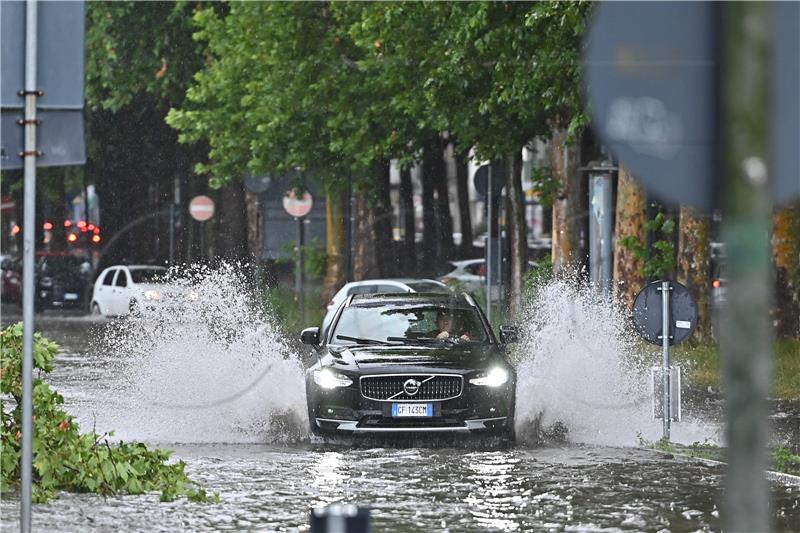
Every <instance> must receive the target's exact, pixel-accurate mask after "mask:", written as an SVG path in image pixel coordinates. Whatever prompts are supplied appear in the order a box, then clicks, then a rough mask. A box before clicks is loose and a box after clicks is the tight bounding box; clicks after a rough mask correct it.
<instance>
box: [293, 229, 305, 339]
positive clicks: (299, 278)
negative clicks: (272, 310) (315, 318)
mask: <svg viewBox="0 0 800 533" xmlns="http://www.w3.org/2000/svg"><path fill="white" fill-rule="evenodd" d="M296 220H297V274H296V275H295V280H294V292H295V294H297V304H298V306H299V309H300V323H301V324H303V323H305V321H306V309H305V307H306V306H305V303H306V302H305V300H306V299H305V294H304V293H303V281H304V280H303V244H304V242H303V241H304V237H305V235H304V233H305V232H304V231H303V220H304V218H303V217H297V218H296Z"/></svg>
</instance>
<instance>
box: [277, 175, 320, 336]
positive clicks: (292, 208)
mask: <svg viewBox="0 0 800 533" xmlns="http://www.w3.org/2000/svg"><path fill="white" fill-rule="evenodd" d="M312 207H314V198H313V197H312V196H311V193H309V192H308V191H306V192H304V193H303V195H302V196H300V197H299V198H298V196H297V194H296V193H295V191H294V189H290V190H289V191H287V192H286V195H285V196H284V197H283V208H284V209H285V210H286V212H287V213H288V214H289V215H290V216H292V217H294V219H295V220H297V274H296V275H295V281H294V292H295V294H296V295H297V304H298V306H299V308H300V321H301V322H302V321H305V317H306V316H305V315H306V310H305V304H306V301H305V300H306V299H305V294H304V293H303V246H304V244H305V243H304V242H303V241H304V238H305V235H304V233H305V232H304V231H303V224H304V223H305V216H306V215H308V214H309V213H310V212H311V208H312Z"/></svg>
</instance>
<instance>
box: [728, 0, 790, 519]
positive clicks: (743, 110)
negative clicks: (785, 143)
mask: <svg viewBox="0 0 800 533" xmlns="http://www.w3.org/2000/svg"><path fill="white" fill-rule="evenodd" d="M720 9H721V10H722V19H721V20H722V24H723V25H722V40H721V47H720V49H721V52H722V57H721V84H720V93H719V94H720V106H721V112H722V116H721V117H720V118H721V121H720V122H721V124H722V139H721V141H722V142H721V156H720V163H721V167H720V170H721V172H720V176H721V177H722V179H724V180H725V181H724V184H723V185H722V186H720V187H719V190H720V191H722V192H723V221H722V222H723V227H722V234H723V240H724V242H725V245H726V247H727V252H728V260H727V269H728V290H727V293H726V294H727V302H726V305H725V307H724V308H723V310H722V313H723V316H722V332H721V336H720V344H721V352H722V357H721V363H722V370H723V380H724V384H725V386H724V388H725V391H726V396H727V437H728V438H727V440H728V468H727V474H726V487H725V489H726V490H725V491H724V494H725V500H724V508H723V513H722V517H723V524H722V529H723V530H726V531H768V530H769V522H770V520H769V491H768V485H767V482H766V479H765V477H764V470H765V469H766V467H767V464H768V463H767V453H766V452H767V437H768V434H769V428H768V424H767V413H768V409H767V402H766V399H767V396H768V394H769V389H770V377H771V372H772V360H771V349H770V347H771V337H772V335H771V325H770V322H769V320H770V319H769V310H770V308H771V295H772V289H773V285H772V283H771V281H770V278H771V268H772V267H771V250H770V242H769V237H770V232H771V215H772V205H771V202H770V197H769V187H768V184H769V175H768V168H767V161H768V159H769V139H768V132H769V126H768V124H767V121H768V118H769V117H770V116H771V114H770V110H769V95H770V91H769V76H770V67H771V63H772V62H771V51H770V49H769V40H770V37H771V34H772V32H771V31H770V24H769V15H770V9H771V5H770V4H769V3H759V2H742V3H738V2H730V3H727V2H726V3H722V4H720ZM781 67H782V66H778V65H775V66H774V68H781Z"/></svg>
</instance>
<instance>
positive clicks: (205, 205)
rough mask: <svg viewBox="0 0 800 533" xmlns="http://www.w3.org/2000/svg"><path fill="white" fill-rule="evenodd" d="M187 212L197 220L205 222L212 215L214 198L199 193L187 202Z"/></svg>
mask: <svg viewBox="0 0 800 533" xmlns="http://www.w3.org/2000/svg"><path fill="white" fill-rule="evenodd" d="M189 214H190V215H192V218H193V219H195V220H197V221H198V222H205V221H206V220H210V219H211V218H212V217H213V216H214V200H212V199H211V198H209V197H208V196H206V195H205V194H201V195H200V196H195V197H194V198H192V201H191V203H190V204H189Z"/></svg>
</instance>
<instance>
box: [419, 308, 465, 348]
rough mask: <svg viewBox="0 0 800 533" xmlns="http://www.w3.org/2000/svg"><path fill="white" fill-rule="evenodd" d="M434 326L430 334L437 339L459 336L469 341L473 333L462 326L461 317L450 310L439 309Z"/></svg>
mask: <svg viewBox="0 0 800 533" xmlns="http://www.w3.org/2000/svg"><path fill="white" fill-rule="evenodd" d="M436 328H437V329H435V330H433V331H431V332H430V336H431V337H435V338H437V339H449V338H459V339H461V340H464V341H469V340H472V337H473V333H472V332H471V331H469V329H468V328H466V327H464V321H463V320H462V319H461V317H460V316H458V315H456V314H455V313H452V312H450V311H444V310H443V311H439V313H438V315H437V316H436Z"/></svg>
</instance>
